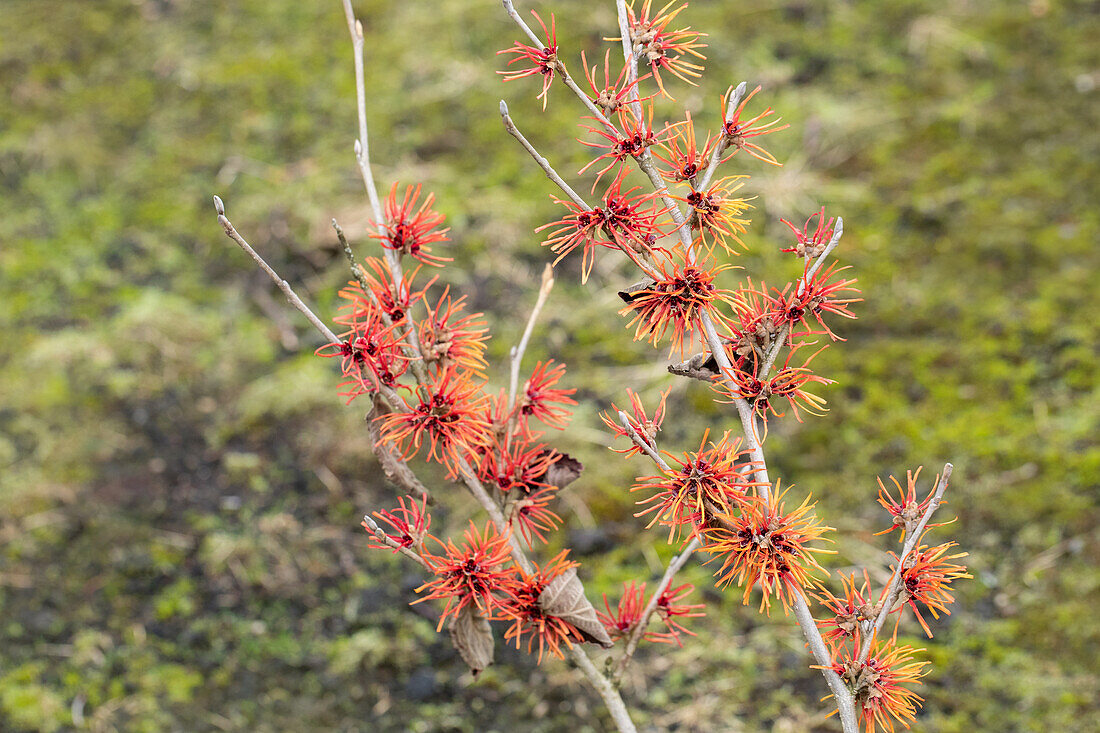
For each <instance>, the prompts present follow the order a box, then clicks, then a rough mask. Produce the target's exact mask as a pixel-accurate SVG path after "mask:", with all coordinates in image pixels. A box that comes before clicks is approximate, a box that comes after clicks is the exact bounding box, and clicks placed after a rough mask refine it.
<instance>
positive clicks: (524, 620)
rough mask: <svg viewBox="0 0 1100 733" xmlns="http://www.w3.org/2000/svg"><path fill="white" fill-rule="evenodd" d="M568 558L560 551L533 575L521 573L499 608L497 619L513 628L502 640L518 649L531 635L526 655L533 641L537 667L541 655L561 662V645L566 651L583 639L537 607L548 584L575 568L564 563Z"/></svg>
mask: <svg viewBox="0 0 1100 733" xmlns="http://www.w3.org/2000/svg"><path fill="white" fill-rule="evenodd" d="M568 554H569V550H562V551H561V552H560V553H558V554H557V555H555V556H554V558H553V559H551V560H550V561H549V562H548V563H546V564H544V565H543V566H541V567H539V566H536V567H535V571H534V572H533V573H531V574H530V575H527V574H525V573H522V572H521V578H520V580H519V583H518V584H517V588H516V591H515V594H514V595H513V597H512V599H511V600H510V601H509V602H508V603H507V604H506V605H504V606H503V607H502V608H501V613H500V614H499V616H498V618H504V619H507V620H510V621H511V622H512V625H511V626H509V627H508V630H507V631H505V632H504V638H505V640H512V639H514V640H515V642H516V648H517V649H519V648H520V644H521V642H522V640H523V636H524V635H525V634H530V636H528V638H527V651H528V652H529V653H530V652H531V650H532V649H533V648H534V644H535V641H536V640H538V644H539V656H538V661H539V663H540V664H541V663H542V655H543V652H545V651H549V652H550V654H552V655H553V656H555V657H557V658H558V659H564V658H565V654H564V653H563V652H562V648H561V647H562V644H565V646H566V648H572V646H573V643H572V642H573V641H583V640H584V637H583V636H582V635H581V633H580V632H579V631H578V630H577V629H576V628H574V627H573V625H572V624H570V623H569V622H568V621H565V620H564V619H562V618H559V617H557V616H551V615H550V614H547V613H545V612H544V611H543V610H542V608H541V607H540V606H539V596H540V595H542V591H543V590H544V589H545V588H546V586H547V585H549V584H550V581H552V580H553V579H554V578H556V577H558V576H560V575H562V574H563V573H565V572H566V571H568V570H570V569H571V568H575V567H578V564H577V563H575V562H573V561H572V560H567V559H566V556H567V555H568Z"/></svg>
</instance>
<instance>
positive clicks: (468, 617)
mask: <svg viewBox="0 0 1100 733" xmlns="http://www.w3.org/2000/svg"><path fill="white" fill-rule="evenodd" d="M447 630H448V631H450V632H451V643H452V644H453V645H454V648H455V649H457V650H458V653H459V654H460V655H461V656H462V661H464V662H466V666H467V667H469V668H470V671H471V672H473V674H474V676H475V677H476V676H477V675H478V673H479V672H481V670H483V669H485V668H486V667H488V666H489V665H490V664H492V663H493V629H492V627H490V626H489V622H488V621H487V620H486V619H485V617H484V616H482V615H481V614H480V613H478V610H477V608H475V607H473V606H466V607H465V608H463V609H462V610H461V611H459V612H458V615H457V616H455V617H454V618H453V619H451V623H450V624H449V625H448V626H447Z"/></svg>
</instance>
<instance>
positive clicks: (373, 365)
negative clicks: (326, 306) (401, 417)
mask: <svg viewBox="0 0 1100 733" xmlns="http://www.w3.org/2000/svg"><path fill="white" fill-rule="evenodd" d="M340 296H341V297H343V298H345V299H347V300H350V301H351V302H350V303H349V304H348V305H345V306H343V307H342V308H341V310H342V311H343V313H341V315H339V316H337V317H336V318H335V319H334V320H335V322H336V323H340V324H342V325H345V326H348V330H347V331H345V332H344V333H342V334H341V335H340V339H341V340H340V341H339V342H337V343H333V344H325V345H324V346H322V347H320V348H319V349H317V350H316V351H315V352H314V353H315V354H317V355H318V356H324V357H334V356H339V357H340V368H341V371H342V372H343V373H344V376H345V377H348V380H349V381H347V382H345V383H343V384H342V385H341V387H345V388H347V389H346V391H344V392H341V394H344V395H347V396H348V401H349V402H350V401H351V400H353V399H355V398H356V397H358V396H359V395H361V394H366V393H368V392H372V391H377V390H378V389H379V386H380V385H384V386H387V387H393V386H395V385H396V384H397V380H398V378H399V377H400V376H401V375H402V374H404V373H405V369H406V367H407V366H408V359H407V358H406V357H405V355H404V352H403V351H402V344H403V338H402V335H403V332H402V330H401V329H400V328H399V327H398V325H396V324H394V325H390V324H387V323H386V321H385V318H384V316H383V314H382V312H381V311H380V310H379V309H378V308H377V307H376V306H375V305H374V304H373V303H371V301H370V300H368V299H367V297H366V295H365V294H364V293H363V290H362V288H361V287H360V286H359V285H358V284H354V285H349V286H348V287H346V288H344V289H343V290H341V291H340Z"/></svg>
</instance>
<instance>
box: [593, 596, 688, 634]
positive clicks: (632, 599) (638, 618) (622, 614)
mask: <svg viewBox="0 0 1100 733" xmlns="http://www.w3.org/2000/svg"><path fill="white" fill-rule="evenodd" d="M647 603H648V601H647V600H646V597H645V583H642V584H641V585H636V584H635V583H634V581H630V582H629V583H623V595H622V597H621V598H619V602H618V603H617V604H616V606H615V610H614V611H612V610H611V601H610V600H608V598H607V594H606V593H604V594H603V605H604V608H606V609H607V613H604V612H602V611H598V612H597V613H596V615H597V617H598V618H599V619H600V623H602V624H603V626H604V628H605V629H607V633H608V635H609V636H610V637H611V639H612V641H618V640H619V639H625V638H627V637H629V636H630V634H631V633H632V632H633V631H634V629H636V628H637V627H638V624H640V623H641V622H642V611H644V610H645V607H646V604H647ZM642 638H643V639H644V640H646V641H650V642H655V643H658V644H671V643H673V641H674V639H673V635H672V634H669V633H665V632H660V631H646V632H645V634H644V635H643V636H642Z"/></svg>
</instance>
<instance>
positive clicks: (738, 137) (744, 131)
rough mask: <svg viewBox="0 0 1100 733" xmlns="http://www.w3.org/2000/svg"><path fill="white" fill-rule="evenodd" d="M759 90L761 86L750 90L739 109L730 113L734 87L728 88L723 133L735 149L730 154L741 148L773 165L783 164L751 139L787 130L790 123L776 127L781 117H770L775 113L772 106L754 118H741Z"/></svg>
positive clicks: (723, 105)
mask: <svg viewBox="0 0 1100 733" xmlns="http://www.w3.org/2000/svg"><path fill="white" fill-rule="evenodd" d="M759 91H760V87H757V88H756V89H753V90H752V91H751V92H749V93H748V94H747V95H746V96H745V98H744V99H742V100H741V103H740V104H738V105H737V109H735V110H734V111H733V113H732V114H729V113H728V110H729V100H730V95H731V94H733V87H730V88H729V89H728V90H726V94H725V96H723V97H722V109H723V110H725V112H724V114H726V118H725V120H724V121H723V123H722V133H723V134H724V135H725V138H726V144H727V145H728V146H729V147H730V148H732V149H733V152H732V153H730V156H732V155H734V154H736V153H737V152H738V151H740V150H744V151H746V152H747V153H748V154H749V155H751V156H752V157H754V158H756V159H757V160H762V161H764V162H765V163H770V164H772V165H781V163H780V162H779V161H777V160H776V159H775V156H773V155H772V154H771V153H769V152H768V151H767V150H765V149H764V148H762V147H760V146H759V145H757V144H756V143H754V142H750V140H751V139H752V138H754V137H760V136H761V135H767V134H768V133H771V132H779V131H780V130H785V129H787V128H788V127H790V125H783V126H782V127H775V125H776V124H777V123H778V122H779V121H780V118H779V117H776V118H775V119H774V120H769V119H768V118H769V117H771V116H772V115H774V114H775V112H774V111H772V108H771V107H768V108H767V109H766V110H764V111H763V112H761V113H760V114H758V115H757V116H756V117H753V118H752V119H748V120H742V119H741V115H742V114H744V112H745V105H746V104H748V103H749V100H750V99H752V98H753V95H754V94H756V93H757V92H759ZM727 160H728V157H727Z"/></svg>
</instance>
